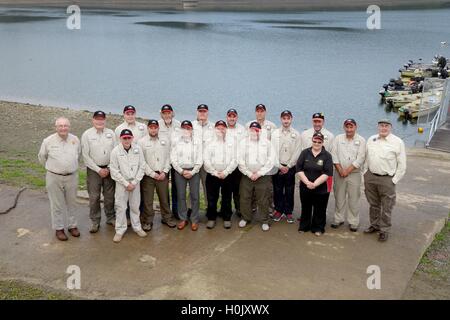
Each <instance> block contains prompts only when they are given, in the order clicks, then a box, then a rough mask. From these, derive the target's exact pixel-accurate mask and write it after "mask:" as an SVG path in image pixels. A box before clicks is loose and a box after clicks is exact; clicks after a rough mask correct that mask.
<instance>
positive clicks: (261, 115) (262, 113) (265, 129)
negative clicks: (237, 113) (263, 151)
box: [245, 103, 277, 140]
mask: <svg viewBox="0 0 450 320" xmlns="http://www.w3.org/2000/svg"><path fill="white" fill-rule="evenodd" d="M266 114H267V109H266V106H265V105H263V104H262V103H260V104H258V105H257V106H256V107H255V118H256V119H255V120H253V121H249V122H247V123H246V124H245V129H246V130H248V128H249V126H250V124H251V123H252V122H258V123H259V125H260V126H261V137H264V138H266V139H268V140H270V139H271V138H272V132H273V131H274V130H275V129H276V128H277V126H276V125H275V123H273V122H272V121H269V120H267V119H266Z"/></svg>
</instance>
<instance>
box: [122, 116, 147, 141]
mask: <svg viewBox="0 0 450 320" xmlns="http://www.w3.org/2000/svg"><path fill="white" fill-rule="evenodd" d="M123 129H129V130H131V132H133V138H134V139H133V141H134V143H137V142H138V141H139V140H140V139H142V138H143V137H145V136H146V135H147V134H148V130H147V126H146V125H145V124H143V123H141V122H138V121H136V122H135V123H134V125H132V126H130V125H129V124H128V123H127V122H126V121H124V122H123V123H122V124H121V125H119V126H118V127H117V128H116V130H115V133H116V138H117V141H118V142H120V133H121V132H122V130H123Z"/></svg>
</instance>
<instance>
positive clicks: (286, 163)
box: [272, 110, 302, 223]
mask: <svg viewBox="0 0 450 320" xmlns="http://www.w3.org/2000/svg"><path fill="white" fill-rule="evenodd" d="M280 119H281V127H280V128H278V129H275V130H274V132H273V133H272V144H273V146H274V149H275V152H277V153H278V159H279V160H278V163H277V165H276V167H277V172H276V173H275V174H274V175H273V176H272V183H273V191H274V192H273V195H274V204H275V211H274V213H273V217H272V219H273V220H274V221H280V220H281V219H282V218H283V217H285V218H286V221H287V222H288V223H294V217H293V215H292V212H293V210H294V191H295V165H296V164H297V160H298V157H299V156H300V152H301V151H302V150H301V139H300V133H299V132H298V131H297V130H295V129H294V128H292V113H291V111H289V110H285V111H283V112H282V113H281V116H280Z"/></svg>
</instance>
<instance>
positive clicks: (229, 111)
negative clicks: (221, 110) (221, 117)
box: [227, 108, 238, 115]
mask: <svg viewBox="0 0 450 320" xmlns="http://www.w3.org/2000/svg"><path fill="white" fill-rule="evenodd" d="M230 113H234V114H235V115H238V112H237V111H236V109H233V108H231V109H228V111H227V115H229V114H230Z"/></svg>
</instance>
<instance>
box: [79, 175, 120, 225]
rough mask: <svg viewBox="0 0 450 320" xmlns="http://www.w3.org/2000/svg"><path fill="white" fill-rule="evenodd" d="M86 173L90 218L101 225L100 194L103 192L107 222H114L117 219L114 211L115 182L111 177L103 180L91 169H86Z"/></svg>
mask: <svg viewBox="0 0 450 320" xmlns="http://www.w3.org/2000/svg"><path fill="white" fill-rule="evenodd" d="M86 172H87V173H86V185H87V190H88V194H89V218H90V219H91V221H92V223H98V224H99V223H100V220H101V209H100V194H101V193H102V191H103V205H104V210H105V216H106V222H107V223H110V222H114V221H115V219H116V212H115V210H114V193H115V189H116V188H115V187H116V183H115V181H114V180H113V179H112V178H111V175H108V176H107V177H106V178H102V177H100V175H99V174H98V173H97V172H95V171H93V170H91V169H89V168H87V169H86Z"/></svg>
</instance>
